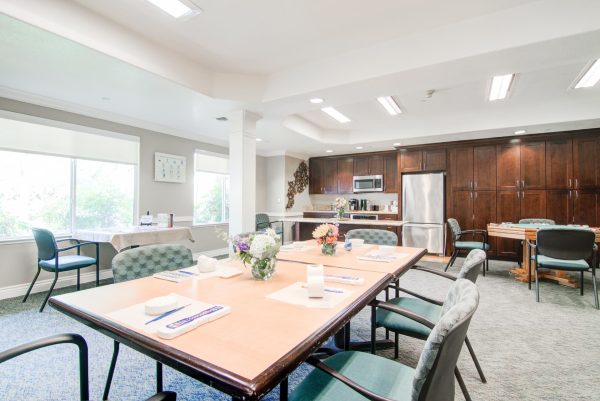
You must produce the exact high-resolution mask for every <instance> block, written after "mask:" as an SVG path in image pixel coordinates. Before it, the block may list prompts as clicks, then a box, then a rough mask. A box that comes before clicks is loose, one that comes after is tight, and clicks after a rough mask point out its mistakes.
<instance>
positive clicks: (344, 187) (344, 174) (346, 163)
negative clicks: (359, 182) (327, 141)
mask: <svg viewBox="0 0 600 401" xmlns="http://www.w3.org/2000/svg"><path fill="white" fill-rule="evenodd" d="M353 176H354V159H353V158H352V157H342V158H340V159H338V160H337V187H338V193H339V194H351V193H352V192H353V188H352V178H353Z"/></svg>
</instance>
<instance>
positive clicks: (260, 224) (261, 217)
mask: <svg viewBox="0 0 600 401" xmlns="http://www.w3.org/2000/svg"><path fill="white" fill-rule="evenodd" d="M273 223H275V222H272V221H271V220H270V219H269V215H268V214H266V213H256V231H262V230H266V229H267V228H273V226H272V225H273ZM277 223H281V226H277V227H275V228H273V229H274V230H275V233H277V235H281V233H282V232H283V222H281V221H278V222H277Z"/></svg>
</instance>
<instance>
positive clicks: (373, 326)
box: [371, 305, 377, 355]
mask: <svg viewBox="0 0 600 401" xmlns="http://www.w3.org/2000/svg"><path fill="white" fill-rule="evenodd" d="M376 318H377V308H376V307H375V306H374V305H371V354H373V355H375V341H376V340H377V339H376V338H375V337H376V330H377V327H376V324H377V322H376Z"/></svg>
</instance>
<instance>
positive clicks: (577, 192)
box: [575, 190, 579, 199]
mask: <svg viewBox="0 0 600 401" xmlns="http://www.w3.org/2000/svg"><path fill="white" fill-rule="evenodd" d="M575 197H576V198H577V199H579V191H577V190H575Z"/></svg>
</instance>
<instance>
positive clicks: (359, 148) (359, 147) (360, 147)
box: [354, 146, 363, 150]
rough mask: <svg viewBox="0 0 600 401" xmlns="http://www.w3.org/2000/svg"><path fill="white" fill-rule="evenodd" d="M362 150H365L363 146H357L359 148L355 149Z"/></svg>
mask: <svg viewBox="0 0 600 401" xmlns="http://www.w3.org/2000/svg"><path fill="white" fill-rule="evenodd" d="M362 148H363V147H362V146H357V147H355V148H354V149H356V150H361V149H362Z"/></svg>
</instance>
